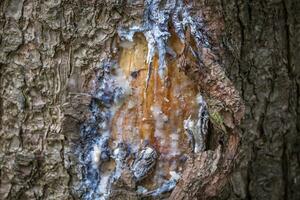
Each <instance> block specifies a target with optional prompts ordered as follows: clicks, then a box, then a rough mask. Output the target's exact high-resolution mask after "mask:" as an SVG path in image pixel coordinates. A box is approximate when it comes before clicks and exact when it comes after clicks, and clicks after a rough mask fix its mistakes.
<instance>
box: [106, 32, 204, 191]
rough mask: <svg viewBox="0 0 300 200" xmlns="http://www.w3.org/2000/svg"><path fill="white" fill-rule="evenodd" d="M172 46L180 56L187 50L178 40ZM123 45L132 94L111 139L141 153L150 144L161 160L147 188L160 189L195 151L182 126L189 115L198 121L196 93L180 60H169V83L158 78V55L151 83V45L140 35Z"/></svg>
mask: <svg viewBox="0 0 300 200" xmlns="http://www.w3.org/2000/svg"><path fill="white" fill-rule="evenodd" d="M169 45H170V47H171V48H172V49H173V50H174V51H175V52H176V53H179V52H180V51H182V48H183V45H182V44H181V42H180V40H179V39H178V38H176V37H175V36H172V37H171V38H170V41H169ZM120 46H121V47H122V49H121V54H120V57H119V65H120V68H121V69H122V71H123V73H124V76H125V77H126V79H127V80H128V81H129V83H130V88H131V94H130V95H129V96H128V97H127V98H126V99H125V101H124V102H123V103H122V105H121V106H120V107H119V108H118V109H117V110H116V112H115V114H114V117H113V120H112V140H113V141H117V142H120V141H123V142H126V143H127V144H129V145H130V147H131V149H132V150H133V151H137V150H138V149H139V148H141V147H142V145H143V142H144V141H149V142H150V145H152V146H153V147H154V148H155V149H156V150H157V151H158V153H159V160H158V162H157V165H156V169H155V170H154V172H153V175H152V176H151V177H152V178H148V181H147V183H148V184H147V186H151V187H157V186H159V184H161V183H162V182H163V181H164V180H165V179H168V178H169V172H170V171H176V172H181V171H182V167H183V163H184V155H186V154H187V153H188V152H190V151H191V149H190V147H189V142H188V138H187V135H186V133H185V131H184V127H183V122H184V120H185V119H187V118H188V117H189V116H192V117H195V116H197V112H198V106H197V102H196V96H197V89H196V86H195V84H193V82H192V81H190V80H189V79H188V78H187V76H186V75H185V74H184V73H183V72H181V71H180V70H179V68H178V66H177V65H178V59H177V58H176V55H173V56H172V55H168V56H167V69H168V71H167V76H166V77H165V80H161V78H160V77H159V75H158V58H157V55H156V56H155V57H154V59H153V63H152V73H151V76H150V79H149V82H148V83H147V77H148V73H149V71H148V64H147V63H146V57H147V42H146V40H145V38H144V37H143V36H142V35H141V34H136V35H135V37H134V41H133V42H124V43H121V44H120ZM149 183H150V184H149Z"/></svg>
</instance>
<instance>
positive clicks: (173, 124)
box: [77, 0, 209, 199]
mask: <svg viewBox="0 0 300 200" xmlns="http://www.w3.org/2000/svg"><path fill="white" fill-rule="evenodd" d="M170 23H171V24H172V28H173V32H172V31H170V30H169V24H170ZM187 30H189V31H190V35H191V37H192V38H193V41H194V42H195V45H194V47H191V46H188V47H185V46H184V44H185V41H186V39H187V38H186V34H185V33H186V31H187ZM171 32H172V33H171ZM204 32H205V29H204V24H203V20H202V19H201V18H193V17H192V16H191V15H190V13H189V9H188V6H187V5H185V4H184V3H183V2H182V1H181V0H178V1H176V0H170V1H166V3H165V4H164V5H160V1H157V0H146V1H145V10H144V16H143V22H142V24H140V25H135V26H132V27H127V28H125V27H122V28H119V29H118V35H119V37H120V39H121V40H122V41H124V42H126V41H127V42H130V43H132V44H133V46H134V47H133V48H131V47H129V48H127V47H124V48H123V49H122V52H121V56H120V60H119V62H117V61H114V60H109V59H107V60H103V61H101V64H100V67H99V69H98V70H97V79H96V80H95V81H94V83H93V86H94V89H93V91H92V92H91V95H92V96H93V99H92V101H91V104H90V112H91V116H90V118H89V119H87V120H86V121H85V122H84V123H83V124H82V126H81V139H80V140H81V145H80V147H79V148H78V150H77V152H78V156H79V160H80V164H81V165H82V181H81V184H80V186H78V191H79V193H81V194H82V198H83V199H108V197H109V195H110V194H111V193H112V192H113V191H114V189H115V188H117V187H118V186H117V185H118V182H120V181H123V182H130V183H133V184H130V186H128V187H129V189H130V190H133V191H136V193H137V194H138V195H141V196H152V197H158V196H160V195H162V194H164V193H167V192H170V191H172V190H173V188H174V187H175V186H176V183H177V182H178V180H179V179H180V173H181V172H182V171H183V167H184V162H185V160H186V159H187V154H188V153H189V152H191V151H190V150H191V148H192V152H193V153H199V152H201V151H204V150H205V137H206V135H207V122H208V120H209V119H208V111H207V106H206V103H205V101H204V99H203V97H202V96H201V95H200V94H198V92H197V89H196V87H195V86H194V85H193V83H192V82H191V81H190V80H189V79H188V78H187V77H185V75H184V74H183V73H181V72H179V70H178V66H177V64H178V62H177V59H178V54H180V52H182V50H180V49H187V50H188V51H189V52H190V53H191V54H192V55H193V56H194V57H195V58H196V59H197V61H198V62H199V66H200V65H201V54H200V53H199V52H201V51H199V49H201V48H203V47H206V48H207V47H209V43H208V39H207V36H206V35H205V34H204ZM170 41H171V42H170ZM174 44H175V45H174ZM178 46H179V47H178ZM145 50H146V51H145ZM125 173H126V174H127V175H126V177H125V176H124V174H125ZM128 174H129V175H128ZM130 187H131V188H130Z"/></svg>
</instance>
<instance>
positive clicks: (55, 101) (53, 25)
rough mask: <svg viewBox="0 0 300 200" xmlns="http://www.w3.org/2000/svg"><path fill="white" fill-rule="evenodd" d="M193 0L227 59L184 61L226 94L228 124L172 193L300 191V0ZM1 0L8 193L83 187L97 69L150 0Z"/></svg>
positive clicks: (3, 172) (2, 133)
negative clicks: (85, 130) (84, 143)
mask: <svg viewBox="0 0 300 200" xmlns="http://www.w3.org/2000/svg"><path fill="white" fill-rule="evenodd" d="M189 3H190V4H191V5H192V8H191V9H192V11H193V15H195V16H197V15H199V14H200V13H202V15H203V16H204V18H205V21H206V25H207V32H208V35H209V36H210V39H211V41H212V43H213V49H210V50H209V51H211V52H213V54H214V55H215V57H217V61H218V66H217V67H214V65H212V66H211V68H209V70H211V71H209V72H210V73H209V72H203V71H201V70H200V71H199V70H198V71H197V73H195V71H194V70H195V68H197V67H195V66H193V64H187V65H184V66H183V71H184V72H185V73H186V74H187V75H188V76H189V77H190V78H191V79H192V80H193V81H195V83H196V84H197V85H198V86H199V87H200V88H202V89H203V90H204V91H206V93H207V95H208V96H211V97H214V98H215V99H217V100H219V101H220V102H223V103H224V105H225V106H224V107H225V108H226V109H227V110H226V111H225V110H224V112H223V111H222V113H221V115H222V116H223V117H224V119H225V122H224V123H225V125H226V129H227V130H228V135H227V136H226V137H225V139H224V141H221V143H222V144H220V145H218V148H216V149H214V150H211V151H205V152H204V153H203V154H201V155H199V156H198V157H197V159H195V160H193V161H189V162H188V164H187V166H188V167H187V170H186V171H185V172H184V175H183V178H182V180H181V181H180V182H179V183H178V184H177V187H176V188H175V189H174V191H173V192H172V193H171V195H170V197H169V198H170V199H272V200H273V199H274V200H275V199H291V200H293V199H295V200H296V199H300V190H299V188H300V166H299V165H300V148H299V145H300V136H299V131H300V98H299V97H300V78H299V77H300V67H299V64H300V55H299V53H298V52H299V50H300V48H299V46H300V45H299V43H300V25H299V21H300V13H299V10H300V2H298V1H296V0H282V1H271V0H269V1H267V0H263V1H258V0H247V1H241V0H235V1H226V0H212V1H203V0H199V1H191V2H189ZM0 9H1V10H0V16H1V18H0V25H1V28H0V33H1V34H0V41H1V50H0V91H1V98H0V116H1V118H0V141H1V143H0V155H1V156H0V198H1V199H80V198H81V196H80V195H81V194H78V193H77V192H76V190H77V187H78V184H79V182H80V180H81V179H82V177H81V170H82V169H81V168H80V165H79V164H78V158H77V157H76V154H75V152H74V149H75V147H76V146H77V145H78V141H79V135H80V134H79V132H80V124H81V123H82V122H83V121H84V120H85V119H86V117H87V116H88V114H89V111H88V106H89V104H90V101H91V96H90V95H88V93H89V91H90V89H91V86H90V83H91V81H92V80H93V79H95V76H94V70H95V69H96V68H97V67H98V65H99V62H100V60H101V59H105V58H109V57H112V56H114V55H117V54H118V46H117V40H118V39H117V33H116V31H117V28H119V27H121V26H132V25H133V24H136V23H140V22H141V20H142V16H143V9H144V2H143V1H119V0H110V1H97V0H90V1H80V0H75V1H61V0H48V1H38V0H3V1H1V2H0ZM204 53H205V52H204ZM207 56H208V59H211V58H210V57H209V56H210V54H208V55H207ZM206 65H208V64H207V63H206ZM215 69H216V70H215ZM218 70H219V71H218ZM211 72H218V73H211ZM205 73H207V76H205ZM216 74H217V75H216ZM214 75H216V76H217V78H216V77H214ZM199 77H200V78H199ZM203 77H204V78H203ZM227 77H228V78H227ZM221 78H222V81H219V80H221ZM204 79H205V80H213V81H212V82H213V83H214V84H212V85H208V84H206V83H205V82H203V81H202V80H204ZM219 83H224V85H225V89H228V88H230V90H229V89H228V91H227V90H224V91H223V90H221V89H220V90H214V88H215V87H214V86H216V85H217V86H219V85H220V84H219ZM221 85H222V84H221ZM231 88H235V89H232V90H231ZM235 90H237V91H235ZM231 91H233V92H231ZM222 92H224V93H222ZM240 97H241V99H242V100H241V99H239V98H240ZM233 99H234V100H236V101H234V100H233ZM242 102H243V103H244V105H245V110H244V106H243V103H242ZM228 110H229V111H228ZM228 113H229V114H228ZM241 118H243V119H241ZM215 163H217V164H215ZM214 167H215V169H214V170H213V169H212V168H214ZM198 172H201V173H199V175H195V174H197V173H198ZM119 192H120V194H115V197H116V198H119V199H124V198H125V196H124V195H126V198H127V199H134V198H138V197H137V196H136V194H134V193H133V192H132V191H130V192H128V191H125V192H122V191H119ZM122 195H123V196H122Z"/></svg>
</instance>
